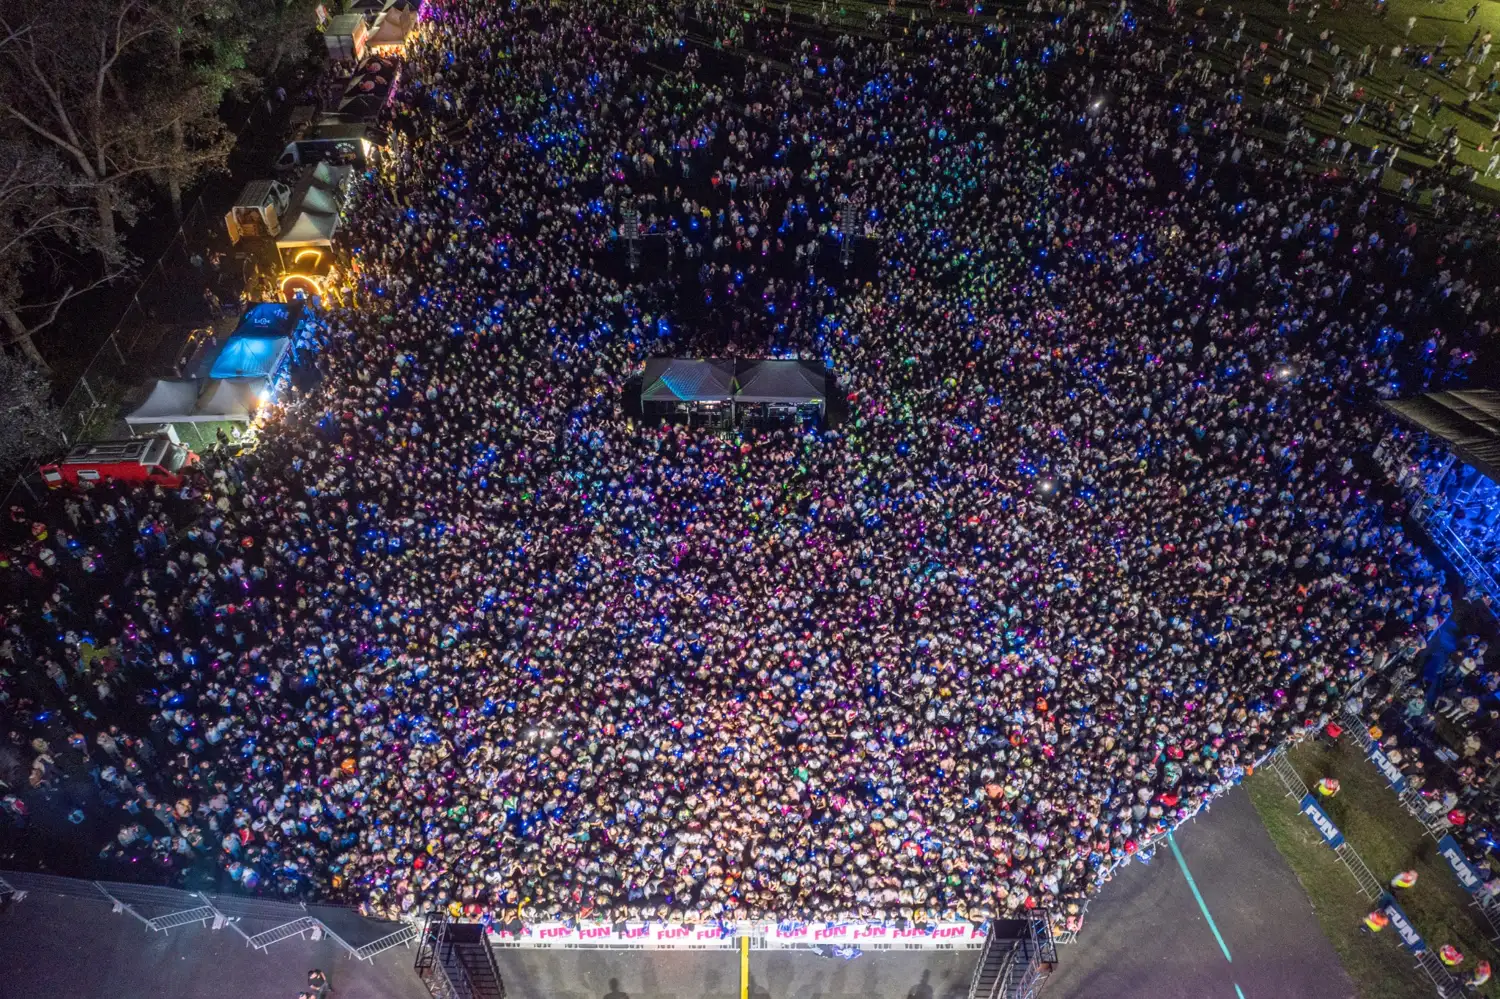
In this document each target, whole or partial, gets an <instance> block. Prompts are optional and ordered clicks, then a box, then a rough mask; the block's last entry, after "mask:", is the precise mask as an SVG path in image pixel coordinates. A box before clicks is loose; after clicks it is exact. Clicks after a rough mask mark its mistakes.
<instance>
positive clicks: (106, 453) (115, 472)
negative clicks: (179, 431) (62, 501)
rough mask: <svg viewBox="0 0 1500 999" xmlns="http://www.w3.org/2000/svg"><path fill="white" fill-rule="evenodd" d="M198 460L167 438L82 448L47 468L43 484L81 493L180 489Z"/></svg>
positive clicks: (182, 446)
mask: <svg viewBox="0 0 1500 999" xmlns="http://www.w3.org/2000/svg"><path fill="white" fill-rule="evenodd" d="M198 460H199V459H198V456H197V455H196V454H194V453H193V452H192V451H191V450H189V449H188V448H187V447H186V446H185V445H183V444H178V443H175V442H174V441H172V440H171V439H170V438H169V437H167V436H166V435H165V434H158V435H155V436H152V437H134V438H131V439H129V440H123V441H98V442H96V443H93V444H79V445H77V446H76V447H74V448H73V450H71V451H69V452H68V453H67V455H66V456H64V457H63V458H61V459H60V460H58V461H54V462H51V463H49V464H46V465H43V466H42V467H41V469H40V471H41V473H42V480H43V481H44V482H46V483H47V487H48V488H49V489H61V488H62V487H64V486H69V487H71V488H74V489H77V488H78V487H79V485H81V484H82V483H85V482H88V483H94V482H102V481H104V480H105V479H113V480H114V481H116V482H139V483H143V484H146V483H149V484H153V485H160V486H165V487H166V488H168V489H179V488H181V487H182V484H183V482H184V481H185V480H186V478H187V477H188V476H189V475H190V474H192V471H191V470H192V469H193V467H194V466H196V465H197V464H198Z"/></svg>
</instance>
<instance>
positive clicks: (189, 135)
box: [142, 0, 250, 219]
mask: <svg viewBox="0 0 1500 999" xmlns="http://www.w3.org/2000/svg"><path fill="white" fill-rule="evenodd" d="M151 13H152V16H154V17H156V18H158V19H160V20H161V22H162V30H161V32H159V34H158V35H157V36H156V37H157V39H159V40H160V45H159V47H160V49H161V51H162V58H161V59H160V60H153V65H154V66H156V71H155V72H154V73H153V74H152V76H151V77H150V79H149V82H147V83H145V84H143V85H144V86H149V87H150V88H152V90H154V91H155V97H154V98H153V99H152V101H151V103H154V104H157V105H158V106H160V107H161V108H162V111H163V113H165V114H166V115H168V117H169V127H168V129H167V132H166V135H165V141H166V142H167V143H168V145H169V146H170V155H169V156H168V157H167V162H166V166H165V167H164V168H163V169H161V170H159V171H156V173H155V174H154V179H155V180H156V181H157V183H158V184H160V185H161V187H162V189H163V190H164V191H165V192H166V195H167V200H168V201H170V202H171V205H172V212H173V214H174V215H175V216H176V217H177V218H179V219H180V218H182V190H183V188H184V187H185V186H186V185H187V184H189V183H191V182H192V180H193V179H194V178H195V177H196V176H197V175H198V174H199V173H201V172H202V171H204V170H205V169H209V168H214V167H221V166H223V164H224V162H225V161H226V160H227V159H228V156H229V151H230V149H231V148H232V147H233V145H234V136H232V135H231V134H230V133H229V130H228V129H227V128H225V127H224V123H223V121H222V120H221V119H220V118H219V117H218V111H219V106H220V105H221V104H222V103H223V101H224V95H225V94H227V93H228V92H229V91H230V90H232V89H234V88H235V87H236V86H238V85H240V84H242V83H243V82H245V80H246V78H247V76H246V74H245V73H244V67H245V52H246V51H247V50H248V49H249V44H250V43H249V37H248V36H247V35H246V34H244V33H243V32H242V31H241V30H240V25H241V19H240V18H239V16H238V11H237V10H236V8H234V7H233V6H231V5H230V4H228V3H226V2H223V0H154V5H153V7H152V11H151ZM142 152H143V153H144V154H147V155H149V153H150V151H149V150H142Z"/></svg>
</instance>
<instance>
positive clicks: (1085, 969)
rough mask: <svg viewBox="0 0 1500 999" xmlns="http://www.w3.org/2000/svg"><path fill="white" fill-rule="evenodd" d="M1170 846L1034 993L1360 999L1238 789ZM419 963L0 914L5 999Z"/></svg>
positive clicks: (868, 965)
mask: <svg viewBox="0 0 1500 999" xmlns="http://www.w3.org/2000/svg"><path fill="white" fill-rule="evenodd" d="M1175 840H1176V843H1177V847H1178V851H1179V852H1180V854H1181V859H1180V861H1179V859H1178V857H1177V856H1176V855H1174V853H1173V851H1172V850H1171V848H1170V847H1169V846H1166V845H1164V846H1162V847H1161V848H1159V849H1158V850H1157V852H1156V855H1155V857H1154V859H1153V860H1152V862H1151V863H1150V864H1149V865H1146V864H1139V863H1137V864H1132V865H1131V866H1130V867H1128V868H1126V869H1125V870H1123V871H1121V872H1120V873H1119V874H1117V875H1116V876H1115V878H1114V880H1113V881H1112V882H1110V883H1109V884H1108V885H1106V886H1105V888H1104V891H1103V892H1102V893H1101V895H1100V896H1099V897H1098V898H1097V899H1096V900H1095V901H1094V903H1093V905H1092V906H1091V907H1090V910H1089V915H1088V923H1087V925H1086V926H1085V928H1084V932H1083V934H1082V935H1081V936H1080V938H1079V941H1078V942H1077V943H1075V944H1071V945H1068V946H1065V947H1063V948H1061V951H1060V954H1059V958H1060V962H1059V967H1058V969H1057V972H1056V973H1055V974H1054V975H1053V976H1052V978H1051V980H1050V981H1049V982H1048V983H1047V986H1046V989H1045V991H1044V993H1043V996H1044V999H1132V997H1142V999H1147V997H1149V999H1301V997H1308V999H1313V997H1316V999H1356V994H1355V991H1354V986H1353V984H1352V983H1351V982H1350V981H1349V979H1348V977H1347V976H1346V975H1345V974H1344V972H1343V969H1342V968H1341V967H1340V966H1339V963H1338V959H1337V958H1336V957H1335V955H1334V952H1333V948H1332V947H1331V946H1330V945H1329V943H1328V941H1327V940H1326V939H1325V938H1324V937H1323V934H1322V932H1321V931H1320V930H1319V929H1318V925H1317V922H1316V920H1315V919H1314V917H1313V913H1312V908H1311V906H1310V905H1309V903H1308V901H1307V898H1306V896H1305V895H1304V894H1303V892H1302V889H1301V887H1300V886H1299V885H1298V883H1297V880H1296V878H1295V876H1293V874H1292V872H1291V870H1290V869H1289V868H1288V867H1287V866H1286V864H1285V863H1284V862H1283V861H1282V859H1281V855H1280V854H1279V853H1277V852H1276V848H1275V846H1274V845H1273V844H1272V843H1271V840H1270V837H1268V836H1267V835H1266V832H1265V829H1264V828H1263V827H1262V826H1261V823H1260V819H1259V818H1258V817H1257V815H1256V813H1255V810H1254V808H1253V807H1252V806H1251V804H1250V799H1249V796H1248V795H1247V794H1246V793H1245V792H1244V791H1243V790H1236V791H1234V792H1232V793H1231V794H1229V795H1228V796H1226V797H1225V798H1224V799H1222V800H1221V801H1220V802H1218V803H1217V804H1215V805H1214V807H1213V810H1212V811H1211V812H1210V813H1208V814H1206V815H1204V816H1201V817H1200V818H1199V819H1197V820H1196V821H1195V822H1194V823H1192V824H1191V825H1189V826H1188V827H1186V828H1185V829H1183V830H1181V831H1180V832H1179V834H1178V835H1177V836H1176V837H1175ZM1185 872H1186V873H1185ZM1189 874H1190V875H1191V878H1192V881H1191V882H1189V879H1188V875H1189ZM1349 890H1350V891H1351V892H1352V891H1353V890H1354V884H1353V881H1352V880H1351V881H1350V885H1349ZM1205 910H1206V912H1207V915H1205ZM1209 917H1212V925H1211V924H1210V922H1209ZM247 926H249V929H250V932H255V931H257V930H260V929H265V928H267V927H265V926H259V925H253V926H252V925H250V924H247ZM341 932H343V931H342V930H341ZM356 942H362V941H356ZM414 956H415V955H414V952H413V951H411V950H408V949H406V948H398V949H396V950H394V951H389V952H387V953H386V954H384V955H382V956H381V957H380V958H377V959H376V961H375V962H374V963H373V964H361V963H359V962H356V961H353V960H351V959H349V958H348V957H347V956H345V954H344V952H343V951H342V950H341V949H340V948H339V947H338V945H337V944H336V943H334V942H333V941H331V940H322V941H310V940H305V939H299V940H290V941H287V942H284V943H280V944H277V945H275V946H274V947H273V948H272V949H271V951H270V952H269V953H268V954H261V953H258V952H256V951H254V950H251V949H250V948H249V947H248V946H246V944H245V942H244V940H243V939H242V938H241V937H240V936H239V935H237V934H235V933H233V932H232V931H230V930H220V931H217V932H215V931H213V930H211V929H208V928H205V927H196V926H194V927H188V928H183V929H179V930H174V931H173V932H171V933H170V934H162V933H151V932H150V931H148V930H147V929H146V928H145V927H144V926H143V925H142V924H141V923H139V922H138V921H137V920H135V919H133V918H131V917H130V916H128V915H115V914H113V913H111V912H110V910H109V907H108V905H107V904H102V903H93V902H88V901H82V900H77V899H64V898H56V897H52V896H46V895H38V894H32V895H29V896H27V898H25V899H24V900H23V901H21V902H17V903H10V904H7V905H5V906H4V907H3V908H0V969H3V971H0V996H3V997H4V999H11V997H17V999H19V997H42V996H65V997H78V999H92V997H100V999H106V997H107V999H229V997H233V999H293V997H295V996H296V994H297V992H298V991H299V990H300V989H301V988H302V987H303V985H304V984H305V982H306V976H307V972H308V970H310V969H312V968H322V969H324V970H325V971H326V972H328V974H329V976H330V978H331V979H332V981H333V984H334V986H335V988H336V990H337V992H336V995H337V996H338V999H423V997H425V995H426V992H425V990H424V989H423V988H422V986H421V984H420V983H419V982H418V981H417V978H416V976H415V974H414V973H413V972H412V970H411V965H412V959H413V957H414ZM976 956H977V954H976V952H974V951H946V952H926V953H922V952H884V953H882V952H870V953H866V954H864V955H862V956H860V957H858V958H856V959H854V960H852V961H842V960H837V959H825V958H819V957H816V956H813V955H811V954H807V953H801V952H789V951H779V952H776V951H773V952H757V953H754V954H752V955H751V958H750V978H751V990H750V991H751V995H752V996H753V997H755V999H962V997H963V996H964V995H965V994H966V993H967V990H968V985H969V977H970V975H971V974H972V972H973V967H974V961H975V958H976ZM496 960H497V962H498V964H499V966H500V973H501V976H502V977H503V978H504V980H505V984H506V989H507V992H508V993H509V996H510V999H734V997H736V996H737V995H738V993H739V963H738V957H737V955H735V954H733V953H730V952H702V951H698V952H669V951H615V952H598V951H520V950H497V951H496Z"/></svg>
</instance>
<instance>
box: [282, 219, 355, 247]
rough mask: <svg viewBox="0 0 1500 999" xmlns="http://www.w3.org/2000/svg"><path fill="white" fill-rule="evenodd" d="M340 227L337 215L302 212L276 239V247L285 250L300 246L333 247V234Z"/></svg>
mask: <svg viewBox="0 0 1500 999" xmlns="http://www.w3.org/2000/svg"><path fill="white" fill-rule="evenodd" d="M338 227H339V217H338V216H337V215H319V214H315V213H312V214H310V213H308V212H300V213H299V214H298V215H297V218H296V219H295V220H294V221H293V222H292V224H291V225H290V226H289V227H288V228H287V230H286V231H285V232H283V233H282V234H281V235H280V236H277V237H276V245H277V246H278V247H281V248H283V249H291V248H294V247H298V246H332V245H333V233H334V230H336V229H337V228H338Z"/></svg>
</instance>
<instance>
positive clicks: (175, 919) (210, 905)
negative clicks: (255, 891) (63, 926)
mask: <svg viewBox="0 0 1500 999" xmlns="http://www.w3.org/2000/svg"><path fill="white" fill-rule="evenodd" d="M32 894H35V895H56V896H60V897H63V898H72V899H81V900H84V901H89V902H99V903H108V904H109V905H110V906H111V907H112V908H113V911H115V912H116V913H120V914H123V915H128V916H132V917H134V918H135V919H138V920H140V921H141V922H142V923H144V924H145V926H146V928H147V929H148V930H151V931H153V932H158V933H167V932H170V931H172V930H175V929H180V928H182V927H184V926H206V927H209V928H210V929H213V930H223V929H230V930H233V931H234V932H235V933H238V934H239V935H240V936H241V937H243V938H244V940H245V944H246V946H249V947H252V948H254V949H255V950H258V951H262V952H264V951H267V950H269V949H270V948H271V947H272V946H274V945H276V944H278V943H281V942H283V941H286V940H290V939H293V938H301V937H309V936H310V937H311V938H312V939H314V940H320V939H322V938H323V937H328V938H329V939H330V940H333V941H334V942H335V943H337V944H338V945H339V946H340V947H342V948H343V949H344V952H345V953H347V954H348V955H349V956H350V957H351V958H354V959H356V960H359V961H373V960H374V959H375V958H376V957H377V956H378V955H380V954H383V953H385V952H386V951H388V950H390V949H392V948H394V947H402V946H406V947H409V946H411V944H412V943H413V942H415V941H416V938H417V934H418V932H419V930H418V927H417V925H416V924H415V923H412V922H393V921H390V920H384V919H370V918H368V917H364V916H359V915H358V914H356V913H354V912H352V911H347V912H346V911H345V910H344V909H343V908H342V907H339V906H328V905H318V906H315V907H313V908H311V909H310V908H309V907H308V906H306V905H303V904H302V903H300V902H284V901H279V900H276V899H269V898H254V897H248V896H239V895H214V894H207V893H204V892H194V891H185V890H183V889H180V888H168V887H165V886H162V885H142V884H130V883H127V882H122V881H88V880H85V879H82V878H65V877H60V876H58V875H56V874H37V873H32V872H29V871H0V899H7V900H9V901H11V902H21V901H24V900H25V899H26V897H27V896H28V895H32ZM320 910H321V911H320ZM320 916H323V917H327V918H326V919H325V918H319V917H320ZM344 916H348V917H350V918H349V919H345V918H342V917H344ZM329 919H332V920H335V921H337V922H339V923H341V924H349V923H350V922H351V919H352V920H353V922H355V923H360V922H362V923H363V924H364V926H363V927H362V928H363V929H364V930H367V931H368V932H369V934H370V935H371V936H372V939H370V940H369V941H368V942H365V943H362V944H358V945H356V944H354V943H353V942H351V941H349V940H347V939H346V937H347V936H349V935H350V934H349V929H348V927H347V926H346V928H345V930H344V932H343V934H342V935H341V934H340V933H339V932H336V931H335V930H334V929H333V928H332V927H331V926H330V925H329V923H328V921H327V920H329ZM246 921H248V922H254V923H259V924H263V925H264V927H265V928H261V927H252V926H247V925H243V923H244V922H246ZM252 930H256V931H257V932H252Z"/></svg>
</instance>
